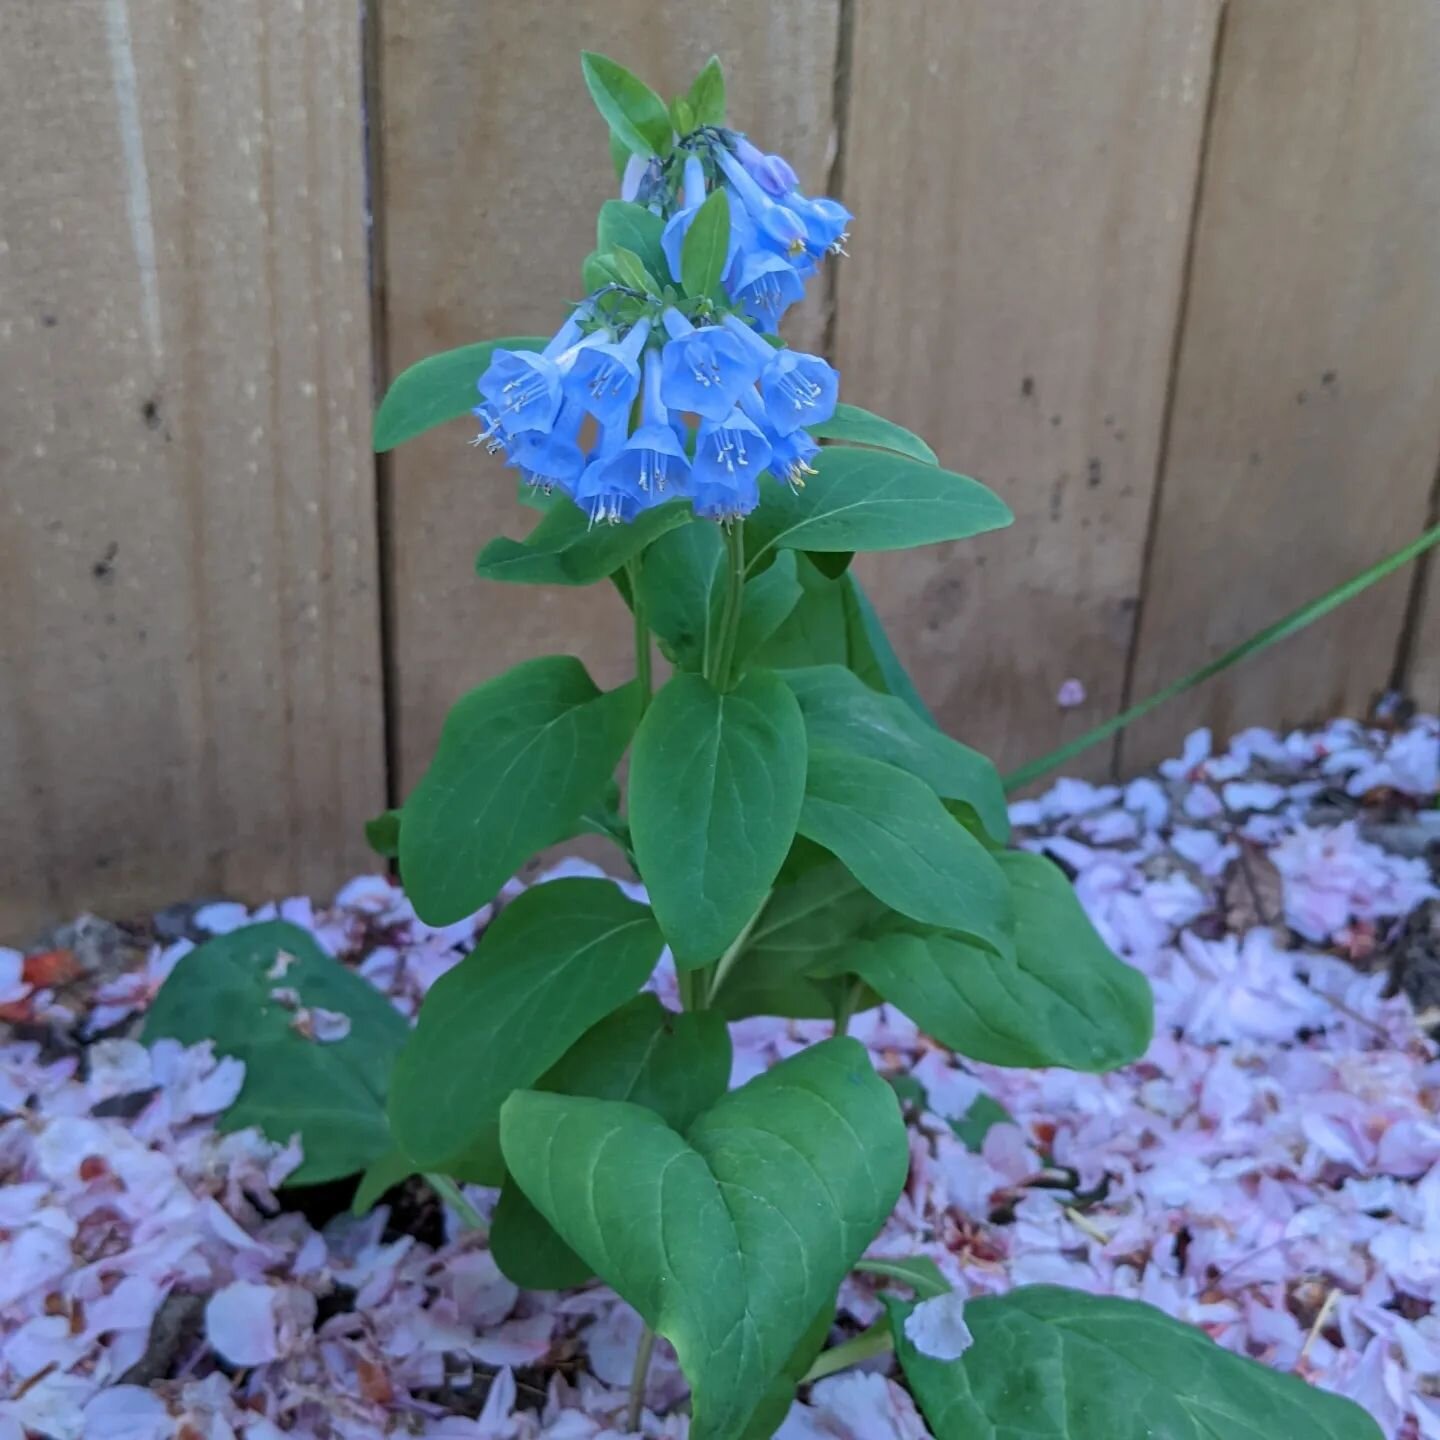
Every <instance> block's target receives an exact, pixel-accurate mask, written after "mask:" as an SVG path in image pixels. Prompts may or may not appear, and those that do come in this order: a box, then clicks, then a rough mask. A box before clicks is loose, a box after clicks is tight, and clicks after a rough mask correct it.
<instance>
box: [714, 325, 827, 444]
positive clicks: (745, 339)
mask: <svg viewBox="0 0 1440 1440" xmlns="http://www.w3.org/2000/svg"><path fill="white" fill-rule="evenodd" d="M724 324H725V328H726V329H727V330H728V331H729V332H730V333H731V334H732V335H734V336H735V337H736V339H737V340H739V341H740V342H741V343H742V344H744V345H745V346H747V347H748V348H749V350H750V353H751V355H752V356H753V357H754V359H755V361H756V363H757V364H759V365H760V366H762V367H763V368H762V369H761V372H760V395H761V398H762V399H763V400H764V401H765V413H766V415H767V416H768V417H769V421H770V426H771V428H772V429H773V430H774V431H775V433H776V434H777V435H789V434H790V433H791V432H792V431H794V430H798V429H799V428H800V427H801V426H802V425H818V424H819V423H820V422H821V421H822V420H828V419H829V418H830V417H831V416H832V415H833V414H834V413H835V401H836V399H837V398H838V396H839V394H840V372H839V371H838V370H836V369H835V367H834V366H833V365H831V364H830V363H829V362H828V361H826V360H822V359H821V358H820V357H819V356H818V355H806V354H804V353H802V352H801V351H798V350H790V349H784V350H774V349H771V347H770V346H769V345H767V344H766V343H765V341H763V340H762V339H761V338H760V337H759V336H758V335H757V334H756V333H755V332H754V331H753V330H752V329H751V328H750V327H749V326H748V325H746V324H745V323H744V321H742V320H738V319H737V318H736V317H735V316H734V315H727V316H726V317H725V321H724Z"/></svg>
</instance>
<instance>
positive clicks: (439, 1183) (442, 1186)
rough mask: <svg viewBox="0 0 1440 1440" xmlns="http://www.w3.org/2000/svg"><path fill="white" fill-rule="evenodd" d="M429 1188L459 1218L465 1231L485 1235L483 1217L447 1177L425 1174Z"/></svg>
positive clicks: (431, 1172) (427, 1172)
mask: <svg viewBox="0 0 1440 1440" xmlns="http://www.w3.org/2000/svg"><path fill="white" fill-rule="evenodd" d="M425 1180H426V1182H427V1183H428V1184H429V1186H430V1188H431V1189H432V1190H433V1191H434V1192H435V1193H436V1194H437V1195H438V1196H439V1197H440V1198H441V1199H442V1200H443V1201H444V1202H445V1203H446V1204H447V1205H448V1206H449V1207H450V1208H451V1209H452V1210H453V1211H454V1212H455V1213H456V1214H457V1215H458V1216H459V1217H460V1223H461V1224H462V1225H464V1227H465V1228H466V1229H467V1230H478V1231H480V1233H481V1234H482V1235H483V1234H484V1233H485V1229H486V1225H485V1217H484V1216H483V1215H482V1214H481V1213H480V1212H479V1211H478V1210H477V1209H476V1208H475V1207H474V1206H473V1205H472V1204H471V1203H470V1202H469V1201H468V1200H467V1199H466V1198H465V1192H464V1191H463V1190H462V1189H461V1188H460V1187H459V1186H458V1185H457V1184H456V1183H455V1182H454V1181H453V1180H452V1179H451V1178H450V1177H449V1176H448V1175H440V1174H437V1173H435V1172H434V1171H430V1170H427V1171H426V1172H425Z"/></svg>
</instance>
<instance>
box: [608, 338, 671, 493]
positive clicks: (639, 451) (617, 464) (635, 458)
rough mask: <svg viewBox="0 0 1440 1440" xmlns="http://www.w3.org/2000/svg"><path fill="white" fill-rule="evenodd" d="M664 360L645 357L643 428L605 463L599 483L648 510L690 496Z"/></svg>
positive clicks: (650, 352)
mask: <svg viewBox="0 0 1440 1440" xmlns="http://www.w3.org/2000/svg"><path fill="white" fill-rule="evenodd" d="M662 393H663V392H662V386H661V358H660V356H659V355H657V354H656V353H655V351H653V350H651V351H649V352H648V353H647V354H646V356H645V395H644V398H643V400H642V402H641V410H640V427H639V429H637V430H636V431H635V433H634V434H633V435H631V436H630V438H629V439H628V440H626V442H625V443H624V445H622V446H621V447H620V449H619V451H618V452H617V453H616V454H615V455H614V456H613V457H611V458H610V459H609V460H607V461H606V463H605V468H604V470H603V472H601V474H600V475H599V476H598V477H597V483H600V482H603V483H604V484H605V485H608V486H610V487H611V488H613V489H614V490H616V491H618V492H620V493H621V494H623V495H626V496H629V497H630V498H632V499H634V500H636V501H637V502H638V503H639V505H640V506H641V507H642V508H644V507H646V506H650V505H658V504H660V503H661V502H663V501H665V500H673V499H675V498H676V497H677V496H679V495H684V494H686V493H687V490H686V485H687V482H688V480H689V478H690V461H689V458H688V457H687V456H686V454H685V447H684V446H683V445H682V444H681V443H680V441H679V439H678V438H677V437H676V434H675V431H674V430H673V429H672V428H671V425H670V411H669V409H668V407H667V406H666V404H665V401H664V400H663V399H662V398H661V396H662Z"/></svg>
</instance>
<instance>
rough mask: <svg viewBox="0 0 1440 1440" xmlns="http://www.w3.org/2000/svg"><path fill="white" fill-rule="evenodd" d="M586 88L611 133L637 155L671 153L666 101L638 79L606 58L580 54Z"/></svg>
mask: <svg viewBox="0 0 1440 1440" xmlns="http://www.w3.org/2000/svg"><path fill="white" fill-rule="evenodd" d="M580 66H581V69H582V70H583V71H584V73H585V88H586V89H587V90H589V92H590V98H591V99H592V100H593V101H594V102H595V108H596V109H597V110H598V111H599V112H600V113H601V115H603V116H604V117H605V123H606V124H607V125H609V127H610V130H611V132H612V133H613V134H614V135H615V136H616V138H617V139H619V140H620V141H621V142H623V143H624V144H625V145H626V146H627V147H628V148H629V149H630V151H631V152H632V153H633V154H636V155H662V156H663V155H665V154H667V153H668V152H669V150H670V143H671V140H670V135H671V132H670V114H669V112H668V111H667V110H666V108H665V102H664V101H663V100H662V99H661V98H660V97H659V96H658V95H657V94H656V93H655V92H654V91H653V90H652V89H651V88H650V87H649V86H648V85H647V84H646V83H645V82H644V81H643V80H641V79H640V78H639V77H638V76H635V75H632V74H631V73H630V72H629V71H628V70H627V69H626V68H625V67H624V66H623V65H617V64H616V63H615V61H613V60H611V59H610V58H609V57H608V56H606V55H597V54H595V52H594V51H592V50H585V51H582V52H581V55H580Z"/></svg>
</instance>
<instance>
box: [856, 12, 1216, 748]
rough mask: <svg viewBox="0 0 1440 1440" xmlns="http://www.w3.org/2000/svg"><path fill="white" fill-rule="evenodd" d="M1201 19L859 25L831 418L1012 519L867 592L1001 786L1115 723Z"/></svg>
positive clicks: (895, 564) (918, 557) (886, 569)
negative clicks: (876, 434)
mask: <svg viewBox="0 0 1440 1440" xmlns="http://www.w3.org/2000/svg"><path fill="white" fill-rule="evenodd" d="M1216 16H1217V6H1216V5H1215V4H1212V3H1206V0H1010V3H1006V4H994V3H991V0H915V3H907V4H905V5H903V6H902V5H896V4H893V3H892V0H856V19H855V33H854V45H853V53H854V64H853V73H852V88H851V94H850V100H849V121H848V132H847V133H848V141H847V149H846V154H845V159H844V172H843V173H844V192H845V193H844V199H845V202H846V204H847V205H848V206H849V207H850V208H851V209H852V210H853V211H855V212H856V220H855V223H854V225H853V227H852V231H853V241H852V244H851V253H852V258H851V259H849V260H847V261H844V262H843V263H842V267H841V270H840V282H839V303H838V345H837V348H838V363H839V365H840V367H841V370H842V373H843V375H844V382H843V393H844V396H845V398H846V399H849V400H852V401H854V402H856V403H857V404H861V405H865V406H867V407H868V408H870V409H875V410H880V411H882V412H883V413H884V414H886V415H889V416H891V417H893V418H894V419H896V420H899V421H901V422H902V423H904V424H906V425H909V426H911V427H912V428H914V429H916V430H918V431H920V432H921V433H922V434H923V435H925V437H926V438H927V439H929V440H930V441H931V442H932V444H933V445H934V446H935V448H936V449H937V451H938V452H939V454H940V457H941V460H942V463H944V464H946V465H948V466H950V467H951V468H953V469H957V470H961V471H964V472H965V473H967V474H972V475H975V476H977V477H978V478H980V479H982V480H984V481H986V482H987V483H988V484H989V485H991V486H992V487H993V488H994V489H995V490H996V491H998V492H999V493H1000V494H1001V495H1002V496H1003V497H1004V498H1005V500H1006V501H1007V502H1008V503H1009V505H1010V506H1011V508H1012V509H1013V510H1014V512H1015V525H1014V527H1013V529H1011V530H1009V531H1008V532H1005V533H1004V534H1001V535H994V536H986V537H983V538H982V539H980V540H977V541H970V542H965V543H962V544H959V545H955V546H946V547H941V548H939V549H935V550H925V551H920V552H916V553H914V554H910V555H905V556H877V557H873V558H867V559H866V560H865V561H864V562H863V563H862V564H861V566H860V573H861V575H862V576H863V578H864V579H865V581H866V583H867V584H869V585H870V586H871V587H872V590H873V593H874V596H875V601H876V605H877V607H878V609H879V610H880V612H881V614H882V616H883V617H884V619H885V620H886V622H887V624H888V625H890V626H891V628H892V633H893V635H894V639H895V642H896V645H897V647H898V649H899V650H900V652H901V655H902V657H903V658H904V660H905V661H906V663H907V664H908V665H910V666H911V668H912V670H913V672H914V674H915V677H916V681H917V683H918V684H919V686H920V688H921V690H922V692H923V693H924V695H925V698H926V700H927V701H928V702H929V703H930V704H931V705H932V706H933V707H934V708H935V709H936V711H937V713H938V715H939V716H940V718H941V720H942V722H943V723H944V725H945V726H946V728H948V729H950V730H952V731H954V732H955V733H956V734H958V735H960V736H961V737H962V738H964V739H965V740H966V741H967V742H968V743H970V744H973V745H977V746H979V747H980V748H981V749H984V750H985V751H987V753H990V754H992V755H994V756H995V757H996V759H997V760H998V761H999V762H1000V763H1001V765H1002V766H1011V765H1015V764H1018V763H1020V762H1023V761H1025V760H1029V759H1033V758H1034V757H1035V756H1036V755H1039V754H1041V753H1043V752H1044V751H1046V750H1048V749H1050V748H1052V747H1053V746H1054V745H1056V744H1059V743H1060V742H1061V741H1063V740H1066V739H1070V738H1072V737H1073V736H1074V735H1076V734H1078V733H1080V732H1081V731H1082V730H1084V729H1086V728H1088V727H1089V726H1090V725H1092V724H1094V723H1095V722H1097V721H1099V720H1101V719H1104V718H1107V717H1108V716H1109V715H1111V714H1113V713H1114V711H1115V709H1116V707H1117V706H1118V703H1119V700H1120V695H1121V690H1122V686H1123V678H1124V667H1125V661H1126V656H1127V653H1128V648H1129V645H1130V640H1131V634H1132V629H1133V622H1134V606H1135V602H1136V597H1137V595H1138V593H1139V584H1140V570H1141V559H1142V551H1143V545H1144V536H1145V530H1146V523H1147V516H1148V513H1149V506H1150V500H1151V494H1152V488H1153V483H1154V475H1155V466H1156V457H1157V452H1158V446H1159V437H1160V429H1161V417H1162V411H1163V408H1164V398H1165V389H1166V374H1167V369H1168V365H1169V361H1170V357H1171V353H1172V348H1173V336H1174V327H1175V323H1176V313H1177V308H1178V300H1179V294H1180V285H1181V275H1182V271H1183V262H1184V255H1185V249H1186V242H1187V238H1188V229H1189V218H1190V206H1191V199H1192V193H1193V190H1194V186H1195V177H1196V170H1197V164H1198V156H1199V149H1200V139H1201V133H1202V129H1203V120H1204V111H1205V103H1206V96H1207V86H1208V80H1209V71H1210V64H1211V59H1212V55H1213V49H1214V30H1215V25H1216ZM1071 676H1073V677H1076V678H1078V679H1080V680H1081V681H1082V682H1083V683H1084V685H1085V688H1086V690H1087V692H1088V700H1087V702H1086V703H1085V704H1084V705H1082V706H1080V707H1079V708H1077V709H1072V710H1069V711H1062V710H1061V709H1059V707H1058V706H1057V704H1056V692H1057V691H1058V689H1059V687H1060V685H1061V684H1062V682H1063V681H1064V680H1066V679H1067V678H1068V677H1071ZM1099 763H1100V764H1102V765H1103V761H1101V762H1099Z"/></svg>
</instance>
